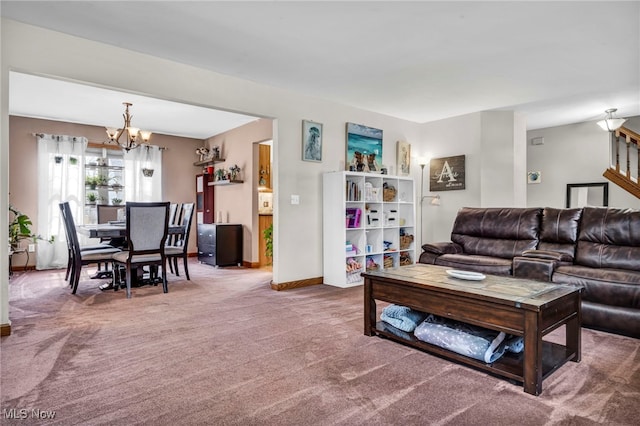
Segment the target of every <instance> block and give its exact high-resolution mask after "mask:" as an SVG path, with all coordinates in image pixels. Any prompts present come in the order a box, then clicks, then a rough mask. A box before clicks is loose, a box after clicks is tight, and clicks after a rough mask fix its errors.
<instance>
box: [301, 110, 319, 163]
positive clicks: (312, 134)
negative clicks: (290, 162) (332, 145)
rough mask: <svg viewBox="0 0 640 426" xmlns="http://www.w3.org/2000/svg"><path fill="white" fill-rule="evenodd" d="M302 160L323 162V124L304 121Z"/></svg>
mask: <svg viewBox="0 0 640 426" xmlns="http://www.w3.org/2000/svg"><path fill="white" fill-rule="evenodd" d="M302 160H304V161H317V162H320V161H322V123H316V122H314V121H309V120H302Z"/></svg>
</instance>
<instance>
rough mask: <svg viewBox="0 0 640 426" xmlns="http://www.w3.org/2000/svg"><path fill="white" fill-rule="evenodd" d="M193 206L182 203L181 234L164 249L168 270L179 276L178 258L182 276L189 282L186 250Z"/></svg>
mask: <svg viewBox="0 0 640 426" xmlns="http://www.w3.org/2000/svg"><path fill="white" fill-rule="evenodd" d="M193 206H194V203H184V204H183V205H182V223H181V224H180V225H181V226H182V229H183V232H182V233H181V234H176V240H175V241H174V242H173V244H171V245H168V246H167V247H165V249H164V251H165V254H166V256H167V260H168V262H169V269H170V270H171V271H172V272H173V273H175V274H176V275H177V276H180V273H179V272H178V258H182V259H183V263H184V274H185V276H186V277H187V280H190V278H189V268H188V267H187V258H188V253H187V249H188V246H189V234H190V231H191V219H192V217H193ZM172 262H173V264H172Z"/></svg>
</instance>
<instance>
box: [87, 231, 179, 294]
mask: <svg viewBox="0 0 640 426" xmlns="http://www.w3.org/2000/svg"><path fill="white" fill-rule="evenodd" d="M76 231H77V232H78V234H79V235H84V236H86V237H89V238H125V237H126V236H127V226H126V222H125V221H110V222H108V223H98V224H87V225H78V226H77V227H76ZM184 233H185V227H184V226H183V225H169V227H168V230H167V234H168V235H170V236H177V235H183V234H184ZM96 275H97V277H100V278H103V277H104V278H106V276H103V275H101V274H96ZM143 275H144V274H143V270H142V268H140V269H137V270H136V272H135V273H134V274H133V276H134V285H135V286H137V285H143V284H144V283H145V281H144V279H143ZM148 281H149V280H148ZM114 285H115V284H114V282H113V279H112V280H111V282H108V283H104V284H102V285H100V286H99V288H100V290H103V291H104V290H109V289H113V288H114Z"/></svg>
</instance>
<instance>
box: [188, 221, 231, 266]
mask: <svg viewBox="0 0 640 426" xmlns="http://www.w3.org/2000/svg"><path fill="white" fill-rule="evenodd" d="M198 260H199V261H200V262H202V263H206V264H208V265H212V266H229V265H238V266H242V225H235V224H229V223H199V224H198Z"/></svg>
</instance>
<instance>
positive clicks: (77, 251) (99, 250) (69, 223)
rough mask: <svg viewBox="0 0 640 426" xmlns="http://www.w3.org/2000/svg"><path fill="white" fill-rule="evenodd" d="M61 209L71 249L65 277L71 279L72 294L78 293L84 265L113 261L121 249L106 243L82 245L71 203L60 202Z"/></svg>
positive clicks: (68, 245) (68, 244) (68, 246)
mask: <svg viewBox="0 0 640 426" xmlns="http://www.w3.org/2000/svg"><path fill="white" fill-rule="evenodd" d="M60 211H61V212H62V220H63V223H64V226H65V234H66V237H67V248H68V249H69V262H68V264H67V276H66V277H65V279H69V286H70V287H71V289H72V290H71V294H76V291H77V289H78V283H79V282H80V274H81V272H82V267H83V266H86V265H90V264H96V263H111V262H112V261H113V255H114V254H115V253H118V252H120V249H118V248H115V247H111V246H109V245H104V244H99V245H93V246H85V247H81V246H80V242H79V239H78V233H77V232H76V224H75V221H74V220H73V215H72V214H71V208H70V206H69V203H68V202H64V203H60Z"/></svg>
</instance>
